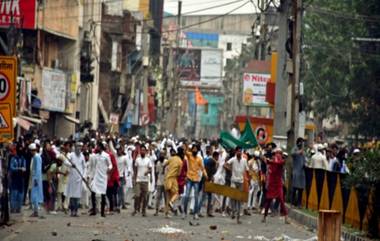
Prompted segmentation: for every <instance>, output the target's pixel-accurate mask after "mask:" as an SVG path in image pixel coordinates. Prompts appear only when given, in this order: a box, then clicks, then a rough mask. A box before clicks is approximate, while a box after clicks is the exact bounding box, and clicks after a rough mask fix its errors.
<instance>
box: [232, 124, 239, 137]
mask: <svg viewBox="0 0 380 241" xmlns="http://www.w3.org/2000/svg"><path fill="white" fill-rule="evenodd" d="M231 135H232V136H233V137H234V138H235V139H239V138H240V131H239V130H238V129H236V128H235V127H234V128H232V130H231Z"/></svg>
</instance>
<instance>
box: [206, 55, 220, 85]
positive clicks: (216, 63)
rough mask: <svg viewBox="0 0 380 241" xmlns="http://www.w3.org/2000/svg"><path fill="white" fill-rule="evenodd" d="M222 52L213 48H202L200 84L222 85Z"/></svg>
mask: <svg viewBox="0 0 380 241" xmlns="http://www.w3.org/2000/svg"><path fill="white" fill-rule="evenodd" d="M222 61H223V52H222V51H221V50H217V49H216V50H215V49H207V50H206V49H203V50H202V64H201V85H202V86H215V87H220V86H221V85H222V71H223V62H222Z"/></svg>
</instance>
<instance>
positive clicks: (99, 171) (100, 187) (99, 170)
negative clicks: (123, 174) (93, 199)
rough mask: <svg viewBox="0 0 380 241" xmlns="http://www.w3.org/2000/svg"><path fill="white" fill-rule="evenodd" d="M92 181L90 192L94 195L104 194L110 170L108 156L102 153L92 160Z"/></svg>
mask: <svg viewBox="0 0 380 241" xmlns="http://www.w3.org/2000/svg"><path fill="white" fill-rule="evenodd" d="M94 162H95V163H94V164H93V165H94V167H93V168H94V179H93V180H92V182H91V185H90V186H91V190H92V191H93V192H95V193H96V194H106V191H107V180H108V171H109V170H111V169H112V163H111V158H110V155H108V154H107V153H106V152H104V151H102V153H100V154H97V155H96V157H95V159H94Z"/></svg>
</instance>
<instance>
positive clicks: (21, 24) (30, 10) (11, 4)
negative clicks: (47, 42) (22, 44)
mask: <svg viewBox="0 0 380 241" xmlns="http://www.w3.org/2000/svg"><path fill="white" fill-rule="evenodd" d="M36 2H37V1H36V0H0V27H2V28H7V27H9V26H10V25H11V23H12V22H13V23H14V25H15V26H16V28H23V29H35V27H36V26H35V22H36V21H35V18H36Z"/></svg>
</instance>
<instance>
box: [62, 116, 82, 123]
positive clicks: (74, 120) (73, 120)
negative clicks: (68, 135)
mask: <svg viewBox="0 0 380 241" xmlns="http://www.w3.org/2000/svg"><path fill="white" fill-rule="evenodd" d="M65 119H66V120H68V121H70V122H72V123H75V124H78V125H79V124H80V120H78V119H76V118H74V117H71V116H69V115H65Z"/></svg>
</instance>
